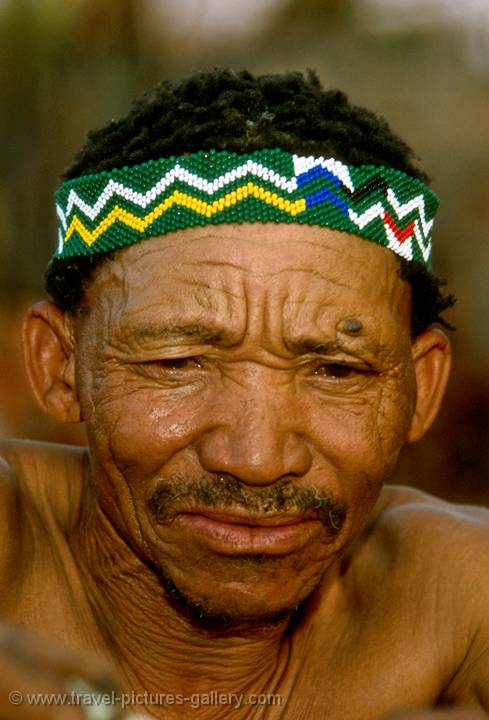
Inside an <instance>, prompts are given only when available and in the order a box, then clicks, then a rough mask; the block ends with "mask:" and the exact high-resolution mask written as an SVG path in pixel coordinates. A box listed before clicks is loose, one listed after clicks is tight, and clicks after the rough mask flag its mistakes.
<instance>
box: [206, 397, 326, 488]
mask: <svg viewBox="0 0 489 720" xmlns="http://www.w3.org/2000/svg"><path fill="white" fill-rule="evenodd" d="M273 393H274V391H273V389H269V390H268V391H267V390H264V389H262V390H261V391H258V392H255V393H254V394H253V395H252V396H247V397H245V398H243V397H241V398H240V399H239V400H238V399H237V398H235V401H234V402H233V401H232V399H231V398H221V400H222V403H221V411H220V412H219V410H218V411H217V414H218V415H220V416H221V417H220V421H219V423H218V425H217V426H216V425H215V426H214V428H213V429H212V430H210V431H208V432H207V433H205V434H204V436H203V437H202V438H201V441H200V443H199V457H200V462H201V464H202V466H203V467H204V468H205V469H206V470H207V471H209V472H213V473H223V474H227V475H233V476H234V477H236V478H237V479H238V480H241V481H242V482H244V483H247V484H249V485H263V486H265V485H270V484H272V483H274V482H276V481H277V480H280V479H281V478H284V477H287V476H289V475H292V476H295V477H300V476H302V475H305V474H306V473H307V472H308V470H309V468H310V467H311V462H312V457H311V451H310V449H309V447H308V445H307V443H306V441H305V438H304V437H303V436H302V435H301V434H300V432H297V429H294V425H296V420H297V415H296V414H294V413H293V411H292V409H291V408H290V407H289V408H287V405H286V403H285V402H284V401H283V399H282V400H280V399H279V398H277V397H275V398H272V397H271V396H272V395H273ZM279 394H280V392H279Z"/></svg>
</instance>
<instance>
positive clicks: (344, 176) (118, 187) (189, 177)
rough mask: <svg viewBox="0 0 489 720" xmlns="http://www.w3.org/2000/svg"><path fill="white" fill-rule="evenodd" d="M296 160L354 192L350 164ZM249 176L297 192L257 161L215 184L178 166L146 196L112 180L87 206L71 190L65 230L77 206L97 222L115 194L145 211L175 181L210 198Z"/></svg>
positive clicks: (292, 184) (294, 180) (291, 181)
mask: <svg viewBox="0 0 489 720" xmlns="http://www.w3.org/2000/svg"><path fill="white" fill-rule="evenodd" d="M293 161H294V168H295V169H296V174H300V173H302V172H306V171H307V170H310V169H311V168H312V167H315V166H317V165H321V166H322V167H325V168H327V169H328V170H329V171H330V172H332V173H333V174H334V175H336V177H338V178H339V179H340V180H341V181H342V182H343V183H344V184H345V185H346V186H347V187H348V188H349V189H350V190H351V191H352V192H353V185H352V182H351V178H350V173H349V171H348V168H347V166H346V165H343V163H341V162H339V161H338V160H334V159H329V160H325V159H324V158H306V157H304V158H302V157H299V156H297V155H294V156H293ZM247 175H253V176H255V177H259V178H261V179H263V180H267V181H268V182H270V183H272V185H275V187H276V188H278V189H280V190H285V191H286V192H288V193H289V194H291V193H293V192H294V191H295V190H297V178H296V177H293V178H286V177H284V176H283V175H279V174H278V173H276V172H275V171H274V170H272V169H270V168H268V167H266V166H265V165H262V164H261V163H256V162H253V161H252V160H248V161H247V162H246V163H244V164H243V165H240V166H239V167H237V168H235V169H234V170H231V171H230V172H227V173H224V174H223V175H221V176H219V177H218V178H216V179H215V180H212V181H209V180H206V179H205V178H202V177H200V176H199V175H196V174H195V173H191V172H189V171H188V170H185V168H182V167H181V166H180V165H178V164H177V165H175V167H174V168H173V170H169V171H168V172H167V173H166V174H165V175H164V176H163V177H162V178H161V179H160V180H158V182H157V183H156V184H155V185H154V186H153V187H152V188H151V189H150V190H147V191H146V192H145V193H139V192H137V191H136V190H133V189H132V188H129V187H127V186H126V185H124V184H123V183H120V182H115V181H114V180H109V182H108V183H107V185H106V186H105V188H104V190H103V191H102V192H101V194H100V196H99V198H98V199H97V200H96V202H95V203H94V204H93V205H90V204H89V203H86V202H85V201H84V200H82V198H81V197H80V196H79V195H78V193H77V192H76V191H75V190H70V192H69V195H68V201H67V204H66V213H63V210H62V208H61V207H60V206H59V205H58V206H57V212H58V217H59V219H60V222H61V224H62V226H63V228H64V229H65V230H66V225H67V223H66V218H67V216H69V215H70V214H71V213H72V211H73V208H74V207H77V208H79V210H81V211H82V212H83V213H84V214H85V215H86V216H87V217H88V218H90V220H92V221H93V220H95V219H96V217H97V216H98V215H99V214H100V212H101V211H102V210H103V208H104V207H105V205H106V204H107V203H108V202H109V200H110V199H111V198H112V197H113V196H114V195H118V196H119V197H123V198H125V199H126V200H129V201H130V202H132V203H134V204H135V205H139V207H141V208H143V209H144V208H146V207H147V206H148V205H150V204H151V203H153V202H154V201H155V200H156V198H157V197H158V196H159V195H160V194H161V193H162V192H164V190H166V189H167V188H168V187H170V186H171V185H172V184H173V183H174V182H175V180H176V179H179V180H181V181H182V182H185V183H186V184H187V185H188V186H189V187H194V188H197V189H198V190H201V191H203V192H205V193H207V194H208V195H213V194H214V193H216V192H217V191H218V190H220V189H222V188H224V187H225V186H226V185H229V184H230V183H232V182H234V181H235V180H237V179H238V178H244V177H246V176H247Z"/></svg>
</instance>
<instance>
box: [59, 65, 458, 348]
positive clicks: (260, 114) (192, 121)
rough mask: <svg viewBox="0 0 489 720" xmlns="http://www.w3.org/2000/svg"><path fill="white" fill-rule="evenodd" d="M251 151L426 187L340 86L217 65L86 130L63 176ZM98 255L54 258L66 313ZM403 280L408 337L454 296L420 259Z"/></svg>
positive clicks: (404, 268) (395, 141) (383, 127)
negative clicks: (323, 160)
mask: <svg viewBox="0 0 489 720" xmlns="http://www.w3.org/2000/svg"><path fill="white" fill-rule="evenodd" d="M212 148H214V149H217V150H228V151H231V152H253V151H255V150H262V149H266V148H281V149H282V150H286V151H289V152H293V153H298V154H301V155H323V156H326V157H335V158H336V159H338V160H341V161H342V162H344V163H346V164H349V165H369V164H372V165H383V166H386V167H391V168H394V169H396V170H401V171H403V172H404V173H406V174H407V175H410V176H411V177H415V178H418V179H420V180H422V181H423V182H426V183H428V182H429V178H428V176H427V175H426V173H424V172H423V170H421V169H420V168H418V167H417V166H416V165H415V163H414V154H413V151H412V150H411V149H410V148H409V147H408V145H406V143H405V142H404V141H403V140H401V138H399V137H398V136H397V135H395V134H394V133H393V132H392V130H391V129H390V128H389V126H388V124H387V123H386V122H385V120H384V119H383V118H380V117H378V116H377V115H375V114H374V113H373V112H371V111H369V110H366V109H365V108H362V107H358V106H356V105H352V104H351V103H350V102H349V101H348V98H347V96H346V95H345V94H344V93H343V92H341V91H339V90H327V91H326V90H324V89H323V88H322V87H321V84H320V82H319V80H318V78H317V75H316V74H315V73H314V72H312V71H308V72H307V73H306V75H305V76H304V75H303V74H302V73H298V72H289V73H286V74H283V75H260V76H254V75H252V74H251V73H249V72H247V71H244V70H243V71H241V72H234V71H232V70H227V69H217V70H214V71H213V72H206V73H197V74H195V75H192V76H191V77H189V78H187V79H185V80H182V81H180V82H177V83H170V82H162V83H161V84H160V85H158V86H157V88H156V89H155V91H154V92H153V93H152V94H151V95H146V96H144V97H143V98H142V99H140V100H138V101H137V102H135V103H134V105H133V106H132V108H131V110H130V112H129V113H128V114H127V116H125V117H124V118H122V119H121V120H113V121H111V122H110V123H109V124H108V125H106V126H105V127H103V128H101V129H100V130H95V131H92V132H91V133H89V135H88V141H87V143H86V145H85V146H84V147H83V148H82V149H81V150H80V152H79V153H78V155H77V156H76V158H75V161H74V163H73V164H72V165H71V167H69V168H68V169H67V170H66V171H65V173H64V175H63V177H64V179H71V178H75V177H80V176H82V175H87V174H91V173H98V172H101V171H103V170H112V169H114V168H122V167H124V166H127V165H129V166H130V165H137V164H140V163H143V162H146V161H147V160H156V159H158V158H161V157H167V156H170V155H181V154H184V153H192V152H198V151H199V150H208V149H212ZM110 257H111V256H107V255H104V254H100V255H93V256H91V257H82V258H74V259H71V260H64V259H63V260H61V259H55V260H53V261H52V262H51V264H50V266H49V268H48V270H47V272H46V289H47V291H48V292H49V294H50V295H51V297H52V298H53V301H54V302H55V303H56V305H58V306H59V307H60V308H61V309H62V310H65V311H72V310H74V309H75V308H76V307H77V306H78V305H79V303H80V301H81V300H82V298H83V294H84V287H85V285H86V283H87V282H88V281H89V278H90V275H91V272H92V270H93V268H94V267H95V266H96V265H99V264H100V263H101V262H105V261H106V260H108V259H110ZM399 264H400V267H399V274H400V277H401V278H402V279H403V280H406V281H407V282H409V283H410V285H411V290H412V293H411V306H412V334H413V335H417V334H419V333H420V332H422V331H423V330H425V329H426V328H427V327H429V326H430V325H431V324H433V323H435V322H438V323H440V324H441V325H443V326H445V327H451V326H450V325H449V323H447V322H446V320H444V318H442V317H441V313H442V312H443V311H444V310H446V309H447V308H449V307H451V306H452V305H453V304H454V302H455V299H454V297H453V296H452V295H446V296H445V295H443V294H442V292H441V287H442V286H443V285H444V281H443V280H440V279H439V278H436V277H435V276H434V275H432V274H431V273H430V272H428V270H426V268H425V267H424V265H423V264H422V263H408V262H407V261H404V260H403V259H402V258H399Z"/></svg>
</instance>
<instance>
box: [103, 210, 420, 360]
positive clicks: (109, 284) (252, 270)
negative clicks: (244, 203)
mask: <svg viewBox="0 0 489 720" xmlns="http://www.w3.org/2000/svg"><path fill="white" fill-rule="evenodd" d="M344 235H345V234H343V233H338V232H336V231H331V230H328V229H324V228H311V227H307V228H302V227H300V226H294V227H293V228H288V226H284V225H281V226H274V225H271V226H269V227H267V226H261V225H259V224H257V225H249V226H247V227H244V226H237V227H229V226H227V227H226V226H220V227H217V228H209V229H201V228H198V229H192V230H189V231H185V232H183V233H175V236H174V237H173V238H170V236H165V237H162V238H152V239H150V240H148V241H145V242H144V243H141V244H140V245H138V246H133V247H131V248H128V249H127V250H124V251H122V252H121V253H119V254H118V256H117V257H116V259H115V260H114V261H111V262H110V263H109V264H108V265H107V267H106V270H105V275H106V277H105V282H103V278H102V277H100V278H99V280H100V281H101V282H100V287H101V290H100V293H101V295H104V293H105V294H106V295H107V296H108V297H109V298H110V300H109V302H108V305H109V306H110V307H111V312H110V315H111V325H112V331H111V334H112V335H113V336H114V335H115V336H119V337H121V338H126V339H129V338H132V339H137V341H138V342H139V341H140V342H146V341H148V342H150V341H152V340H154V339H155V338H158V339H159V341H161V342H168V343H170V342H172V338H175V339H176V338H177V336H178V335H180V337H184V338H185V340H186V341H188V342H189V343H194V344H196V343H197V342H201V343H206V342H208V343H211V344H221V345H223V346H231V345H233V344H235V343H238V342H240V338H243V336H244V334H245V333H246V332H247V328H249V326H250V325H251V324H255V325H257V324H260V325H262V326H265V325H268V326H269V330H270V331H271V332H272V334H275V335H278V334H280V335H281V336H282V337H283V340H284V342H285V344H286V345H288V346H290V349H291V351H296V350H299V349H301V348H302V349H305V348H306V347H307V345H309V346H310V347H313V346H314V345H316V346H317V345H318V344H320V343H321V342H324V340H325V338H329V340H328V342H330V343H331V342H333V341H334V339H335V338H337V336H338V333H337V329H338V326H339V325H340V324H341V323H342V322H344V321H345V320H347V319H349V318H350V319H351V318H354V319H358V320H360V321H361V326H362V332H361V333H360V334H359V337H358V338H356V339H354V340H355V344H360V343H362V342H363V343H366V342H367V341H368V338H370V340H371V341H372V342H373V340H374V336H377V338H378V335H379V327H380V325H382V326H386V324H392V325H394V324H395V323H396V322H398V320H399V318H398V317H397V315H398V314H399V313H400V314H405V307H404V305H405V303H406V301H407V302H408V299H409V289H408V286H407V284H406V283H404V282H403V281H401V280H400V278H399V277H398V275H397V272H396V259H395V257H394V256H393V255H392V253H390V252H389V251H387V250H384V249H383V248H379V247H376V246H373V245H372V244H371V243H368V241H365V240H363V239H361V238H357V237H354V236H348V235H347V236H346V237H345V236H344ZM172 240H173V242H172ZM95 284H96V283H95ZM343 334H344V333H343ZM346 335H347V334H346Z"/></svg>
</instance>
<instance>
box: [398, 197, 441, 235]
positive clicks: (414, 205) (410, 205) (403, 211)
mask: <svg viewBox="0 0 489 720" xmlns="http://www.w3.org/2000/svg"><path fill="white" fill-rule="evenodd" d="M387 199H388V200H389V202H390V204H391V205H392V207H393V208H394V210H395V211H396V213H397V216H398V217H399V218H403V217H405V216H406V215H408V213H410V212H412V211H413V210H417V211H418V214H419V219H420V220H421V225H422V227H423V235H424V237H428V236H429V234H430V232H431V228H432V227H433V220H426V208H425V204H424V197H423V195H417V196H416V197H415V198H413V199H412V200H409V201H408V202H407V203H404V205H402V204H401V203H400V202H399V200H398V199H397V198H396V195H395V193H394V191H393V190H392V189H391V188H389V189H388V190H387Z"/></svg>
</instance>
